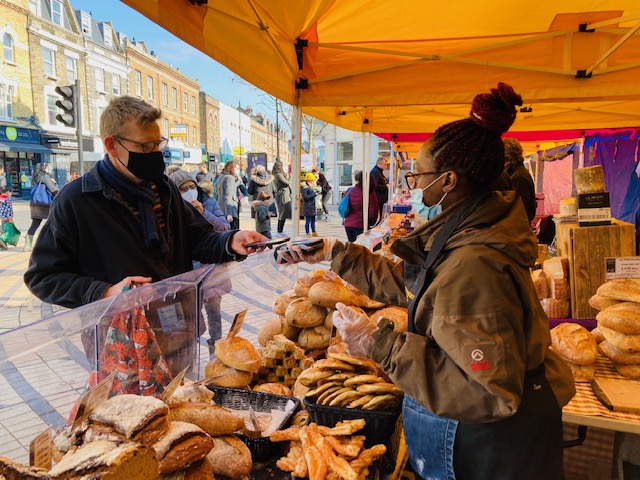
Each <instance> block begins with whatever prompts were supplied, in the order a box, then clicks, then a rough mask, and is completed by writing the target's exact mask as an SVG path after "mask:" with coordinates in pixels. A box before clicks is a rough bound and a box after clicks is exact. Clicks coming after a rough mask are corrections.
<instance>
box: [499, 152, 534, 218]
mask: <svg viewBox="0 0 640 480" xmlns="http://www.w3.org/2000/svg"><path fill="white" fill-rule="evenodd" d="M506 172H507V173H508V174H509V177H511V184H512V185H513V190H515V191H516V193H517V194H518V196H519V197H520V198H521V199H522V203H523V204H524V209H525V210H526V211H527V217H528V218H529V222H531V221H532V220H533V217H535V216H536V203H537V202H536V187H535V185H534V184H533V178H531V174H530V173H529V170H527V168H526V167H525V166H524V165H522V164H518V165H510V166H507V168H506Z"/></svg>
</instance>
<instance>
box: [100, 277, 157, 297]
mask: <svg viewBox="0 0 640 480" xmlns="http://www.w3.org/2000/svg"><path fill="white" fill-rule="evenodd" d="M146 283H151V277H141V276H133V277H125V278H124V279H122V280H120V281H119V282H118V283H116V284H115V285H111V286H110V287H108V288H107V289H106V290H105V291H104V293H103V294H102V298H107V297H114V296H116V295H120V294H121V293H122V291H123V290H124V288H125V287H139V286H141V285H144V284H146Z"/></svg>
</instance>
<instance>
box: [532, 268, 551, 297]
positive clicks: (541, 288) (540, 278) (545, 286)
mask: <svg viewBox="0 0 640 480" xmlns="http://www.w3.org/2000/svg"><path fill="white" fill-rule="evenodd" d="M531 280H532V281H533V286H534V288H535V289H536V294H537V295H538V298H547V297H548V296H549V282H548V280H547V275H546V274H545V273H544V271H543V270H534V271H533V272H531Z"/></svg>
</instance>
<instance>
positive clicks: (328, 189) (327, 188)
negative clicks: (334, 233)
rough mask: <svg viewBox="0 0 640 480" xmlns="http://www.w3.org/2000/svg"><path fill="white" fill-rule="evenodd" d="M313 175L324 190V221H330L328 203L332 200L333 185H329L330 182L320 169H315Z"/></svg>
mask: <svg viewBox="0 0 640 480" xmlns="http://www.w3.org/2000/svg"><path fill="white" fill-rule="evenodd" d="M313 173H314V174H315V176H316V177H317V179H318V186H319V187H320V188H321V190H322V193H321V194H322V212H323V214H324V218H322V220H323V221H325V222H328V221H329V210H327V203H329V199H330V198H331V185H329V181H328V180H327V177H325V175H324V173H322V172H321V171H320V169H319V168H314V169H313Z"/></svg>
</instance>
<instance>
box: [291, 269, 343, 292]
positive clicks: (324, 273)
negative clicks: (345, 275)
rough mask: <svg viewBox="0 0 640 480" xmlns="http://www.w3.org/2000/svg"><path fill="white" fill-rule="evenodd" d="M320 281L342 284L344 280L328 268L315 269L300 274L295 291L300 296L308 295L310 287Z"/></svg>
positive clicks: (294, 287)
mask: <svg viewBox="0 0 640 480" xmlns="http://www.w3.org/2000/svg"><path fill="white" fill-rule="evenodd" d="M318 282H336V283H339V284H341V285H342V280H340V278H339V277H337V276H335V274H332V272H329V271H328V270H314V271H313V272H309V273H307V274H306V275H302V276H300V277H299V278H298V279H297V280H296V283H295V284H294V286H293V291H294V293H295V294H296V295H297V296H299V297H308V296H309V289H310V288H311V287H312V286H314V285H315V284H316V283H318Z"/></svg>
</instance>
